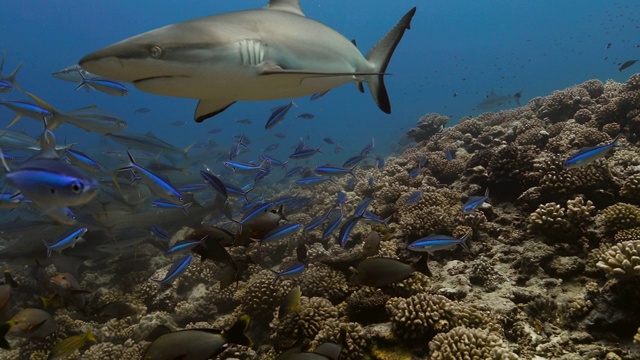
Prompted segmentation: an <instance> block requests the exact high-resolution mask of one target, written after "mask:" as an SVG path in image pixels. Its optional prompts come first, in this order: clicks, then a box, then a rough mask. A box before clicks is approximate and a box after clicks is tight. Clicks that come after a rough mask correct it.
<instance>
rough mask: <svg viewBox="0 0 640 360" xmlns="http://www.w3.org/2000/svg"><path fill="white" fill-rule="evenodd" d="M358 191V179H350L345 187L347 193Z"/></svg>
mask: <svg viewBox="0 0 640 360" xmlns="http://www.w3.org/2000/svg"><path fill="white" fill-rule="evenodd" d="M355 189H356V178H353V177H350V178H349V179H348V180H347V183H346V184H345V185H344V190H345V191H354V190H355Z"/></svg>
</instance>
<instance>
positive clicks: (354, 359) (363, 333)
mask: <svg viewBox="0 0 640 360" xmlns="http://www.w3.org/2000/svg"><path fill="white" fill-rule="evenodd" d="M326 342H333V343H337V344H341V345H342V352H340V359H341V360H358V359H366V358H367V355H368V354H369V353H370V349H369V344H370V342H371V336H370V335H369V333H368V332H367V330H365V328H363V327H362V325H360V324H358V323H356V322H347V323H343V322H340V321H339V320H329V321H327V322H326V323H325V326H324V328H323V329H322V330H321V331H320V332H319V333H318V336H316V338H315V339H314V340H313V342H312V343H311V347H312V348H315V347H317V346H318V345H321V344H324V343H326Z"/></svg>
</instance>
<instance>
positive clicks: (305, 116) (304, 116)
mask: <svg viewBox="0 0 640 360" xmlns="http://www.w3.org/2000/svg"><path fill="white" fill-rule="evenodd" d="M314 117H315V115H313V114H309V113H302V114H297V115H296V119H305V120H310V119H313V118H314Z"/></svg>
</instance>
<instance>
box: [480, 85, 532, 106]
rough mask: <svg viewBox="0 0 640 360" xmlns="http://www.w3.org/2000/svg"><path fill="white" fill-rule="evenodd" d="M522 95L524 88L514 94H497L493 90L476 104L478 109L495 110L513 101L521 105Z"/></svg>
mask: <svg viewBox="0 0 640 360" xmlns="http://www.w3.org/2000/svg"><path fill="white" fill-rule="evenodd" d="M521 97H522V90H520V91H518V92H517V93H515V94H513V95H496V92H495V91H493V90H491V92H490V93H489V95H487V97H486V98H485V99H484V100H482V101H481V102H480V103H479V104H478V105H476V109H478V110H495V109H499V108H501V107H503V106H505V105H507V104H510V103H512V102H513V101H515V102H516V104H518V106H520V98H521Z"/></svg>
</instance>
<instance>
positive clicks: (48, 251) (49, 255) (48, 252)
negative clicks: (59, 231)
mask: <svg viewBox="0 0 640 360" xmlns="http://www.w3.org/2000/svg"><path fill="white" fill-rule="evenodd" d="M42 243H43V244H44V246H46V247H47V257H48V258H49V257H51V247H50V246H49V244H47V242H46V241H44V240H42Z"/></svg>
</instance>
